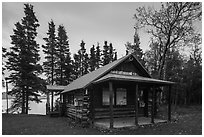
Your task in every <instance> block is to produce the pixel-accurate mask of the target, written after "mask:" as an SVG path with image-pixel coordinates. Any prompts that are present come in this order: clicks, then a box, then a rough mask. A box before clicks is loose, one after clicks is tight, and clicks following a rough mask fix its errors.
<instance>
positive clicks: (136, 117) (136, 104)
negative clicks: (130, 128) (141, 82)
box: [135, 84, 138, 126]
mask: <svg viewBox="0 0 204 137" xmlns="http://www.w3.org/2000/svg"><path fill="white" fill-rule="evenodd" d="M135 125H136V126H138V84H136V88H135Z"/></svg>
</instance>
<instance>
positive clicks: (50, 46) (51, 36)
mask: <svg viewBox="0 0 204 137" xmlns="http://www.w3.org/2000/svg"><path fill="white" fill-rule="evenodd" d="M48 25H49V29H48V32H47V35H48V37H47V38H43V39H44V40H45V42H46V45H42V47H43V52H44V53H45V54H46V56H45V59H46V61H45V62H43V67H44V72H45V74H46V76H47V77H48V83H50V84H52V85H53V84H54V81H55V79H54V76H55V75H56V72H55V67H56V61H57V52H56V45H57V43H56V34H55V24H54V22H53V21H52V20H51V21H50V23H48Z"/></svg>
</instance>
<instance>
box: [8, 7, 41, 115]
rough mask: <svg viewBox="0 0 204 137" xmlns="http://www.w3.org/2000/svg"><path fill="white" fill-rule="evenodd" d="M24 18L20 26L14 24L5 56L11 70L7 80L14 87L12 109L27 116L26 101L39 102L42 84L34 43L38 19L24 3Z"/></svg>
mask: <svg viewBox="0 0 204 137" xmlns="http://www.w3.org/2000/svg"><path fill="white" fill-rule="evenodd" d="M24 6H25V8H24V13H25V17H23V19H22V20H21V21H22V23H20V22H17V23H16V24H15V27H16V28H15V29H14V30H13V31H14V34H13V35H11V40H12V42H11V44H13V45H14V46H13V47H11V48H10V52H8V53H7V56H8V62H7V69H8V70H10V71H11V74H10V76H9V77H10V78H11V79H12V80H11V82H12V83H13V86H14V88H13V89H12V91H11V92H10V93H11V94H12V95H14V96H15V99H14V101H13V105H12V106H13V107H14V108H19V107H21V112H22V113H26V114H28V110H29V101H36V102H39V101H40V100H39V99H38V93H39V91H43V90H44V82H43V80H42V79H41V78H39V77H38V76H39V74H41V73H42V67H41V65H40V64H38V61H39V60H40V56H39V53H38V52H39V44H37V42H36V41H35V38H36V36H37V27H39V23H38V20H37V18H36V16H35V13H34V11H33V6H32V5H30V4H24Z"/></svg>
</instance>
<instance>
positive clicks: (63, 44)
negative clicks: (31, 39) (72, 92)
mask: <svg viewBox="0 0 204 137" xmlns="http://www.w3.org/2000/svg"><path fill="white" fill-rule="evenodd" d="M70 54H71V53H70V50H69V41H68V36H67V32H66V30H65V28H64V26H63V25H59V28H58V37H57V56H58V58H59V60H58V61H57V77H58V78H57V84H59V85H67V84H69V83H70V81H71V70H72V68H71V57H70Z"/></svg>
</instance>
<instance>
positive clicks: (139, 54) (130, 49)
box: [125, 27, 145, 66]
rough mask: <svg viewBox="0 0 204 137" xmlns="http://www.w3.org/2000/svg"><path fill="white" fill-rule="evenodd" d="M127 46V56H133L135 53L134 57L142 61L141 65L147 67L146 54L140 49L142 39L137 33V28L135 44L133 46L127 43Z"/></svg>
mask: <svg viewBox="0 0 204 137" xmlns="http://www.w3.org/2000/svg"><path fill="white" fill-rule="evenodd" d="M125 46H126V48H127V49H126V54H131V53H133V52H134V55H135V56H136V57H137V59H138V60H139V61H140V63H141V64H142V65H143V66H145V61H144V53H143V51H142V49H141V48H140V38H139V35H138V32H137V28H136V27H135V34H134V43H133V44H131V43H130V42H127V44H126V45H125Z"/></svg>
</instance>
